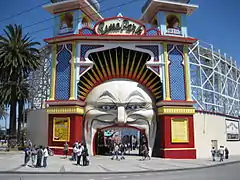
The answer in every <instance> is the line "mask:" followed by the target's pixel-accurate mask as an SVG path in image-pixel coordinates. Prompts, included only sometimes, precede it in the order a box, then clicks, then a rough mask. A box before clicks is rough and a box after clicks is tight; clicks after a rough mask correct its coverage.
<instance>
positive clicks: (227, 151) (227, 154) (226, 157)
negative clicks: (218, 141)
mask: <svg viewBox="0 0 240 180" xmlns="http://www.w3.org/2000/svg"><path fill="white" fill-rule="evenodd" d="M228 157H229V150H228V148H227V147H225V159H228Z"/></svg>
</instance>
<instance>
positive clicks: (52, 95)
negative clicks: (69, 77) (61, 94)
mask: <svg viewBox="0 0 240 180" xmlns="http://www.w3.org/2000/svg"><path fill="white" fill-rule="evenodd" d="M52 48H53V50H52V64H51V66H52V67H51V73H52V77H51V78H52V80H51V93H50V100H55V88H56V62H57V45H56V44H54V45H53V47H52Z"/></svg>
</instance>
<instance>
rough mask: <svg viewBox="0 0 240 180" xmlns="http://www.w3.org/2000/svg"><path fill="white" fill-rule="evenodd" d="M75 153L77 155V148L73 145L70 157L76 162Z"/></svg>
mask: <svg viewBox="0 0 240 180" xmlns="http://www.w3.org/2000/svg"><path fill="white" fill-rule="evenodd" d="M77 153H78V148H77V146H76V145H74V147H73V157H72V160H73V161H76V160H77Z"/></svg>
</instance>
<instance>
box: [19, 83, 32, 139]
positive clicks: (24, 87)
mask: <svg viewBox="0 0 240 180" xmlns="http://www.w3.org/2000/svg"><path fill="white" fill-rule="evenodd" d="M28 99H29V84H28V83H27V81H23V82H22V83H21V84H20V86H18V88H17V101H18V128H17V129H18V131H17V139H18V142H20V140H21V139H20V138H21V129H22V128H21V127H22V124H23V116H24V112H25V111H24V110H25V108H24V105H25V103H26V102H27V100H28Z"/></svg>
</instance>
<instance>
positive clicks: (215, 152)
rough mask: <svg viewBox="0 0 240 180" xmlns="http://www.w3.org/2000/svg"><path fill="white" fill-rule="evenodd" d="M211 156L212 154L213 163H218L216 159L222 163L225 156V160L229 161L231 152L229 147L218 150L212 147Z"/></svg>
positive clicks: (221, 147)
mask: <svg viewBox="0 0 240 180" xmlns="http://www.w3.org/2000/svg"><path fill="white" fill-rule="evenodd" d="M211 154H212V160H213V161H216V157H219V161H220V162H222V161H223V159H224V156H225V159H228V157H229V150H228V148H227V147H225V148H224V146H220V148H219V149H218V150H217V149H216V148H215V147H212V149H211Z"/></svg>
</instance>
